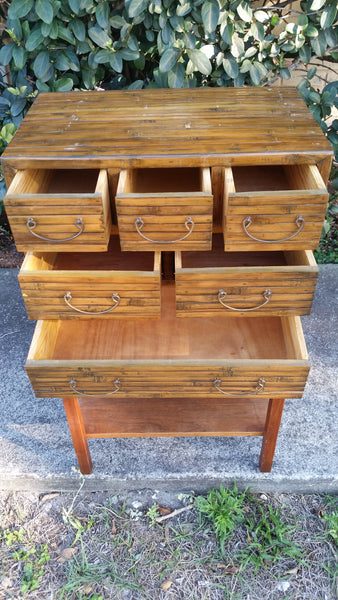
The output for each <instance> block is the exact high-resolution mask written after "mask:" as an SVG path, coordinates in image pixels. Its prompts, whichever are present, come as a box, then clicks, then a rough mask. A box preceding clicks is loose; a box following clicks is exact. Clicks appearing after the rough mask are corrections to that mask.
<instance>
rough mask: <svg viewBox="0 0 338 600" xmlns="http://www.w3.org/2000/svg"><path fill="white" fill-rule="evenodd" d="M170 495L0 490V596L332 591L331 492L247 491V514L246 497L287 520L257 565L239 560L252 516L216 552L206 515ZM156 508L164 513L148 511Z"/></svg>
mask: <svg viewBox="0 0 338 600" xmlns="http://www.w3.org/2000/svg"><path fill="white" fill-rule="evenodd" d="M168 500H169V501H170V502H171V506H168V502H167V505H166V506H163V505H162V499H159V498H158V496H157V493H156V492H151V491H150V492H149V491H148V493H145V492H143V491H139V492H138V493H133V494H129V495H128V496H125V497H118V496H113V495H112V494H108V493H102V492H100V493H98V492H97V493H90V494H88V493H87V494H82V493H81V492H80V491H79V492H78V493H77V494H75V495H74V494H67V493H64V494H61V493H57V492H56V493H52V494H45V495H42V496H41V495H40V496H39V495H36V494H30V493H10V494H9V493H4V492H2V493H0V542H1V546H0V565H1V567H0V569H1V570H0V599H1V600H3V599H10V598H11V599H15V600H20V599H21V598H29V599H34V600H53V599H64V600H70V599H82V600H86V599H87V600H89V599H91V600H106V599H107V600H110V599H117V600H120V599H121V600H141V599H142V600H143V599H148V600H149V599H150V600H164V599H168V600H178V599H180V600H181V599H182V600H207V599H208V600H224V599H229V600H287V599H289V600H317V599H318V600H334V599H336V598H337V597H338V596H337V589H336V579H335V564H336V559H337V553H336V546H335V542H334V538H333V537H332V535H336V536H337V501H336V499H335V498H334V497H332V496H324V495H318V494H314V495H296V494H261V495H256V496H252V497H251V500H250V499H249V498H248V500H246V504H245V511H247V513H248V516H249V514H251V513H250V511H251V510H252V506H255V507H256V509H257V507H258V508H259V510H260V512H261V513H262V514H266V515H268V513H269V511H270V510H273V511H275V512H274V514H277V513H278V511H280V516H281V520H282V522H283V524H284V525H285V527H286V528H289V530H290V531H291V530H292V533H291V534H290V535H289V536H288V542H287V543H285V541H284V543H283V544H280V547H281V552H280V556H279V558H278V560H276V562H275V561H274V560H272V559H271V558H270V559H269V558H264V557H263V554H262V551H260V555H258V554H257V556H256V558H257V559H258V560H259V562H260V565H259V566H257V565H256V566H255V564H254V563H253V562H250V561H249V562H247V563H246V561H245V560H244V556H245V552H246V549H247V548H248V544H249V543H251V544H252V543H253V540H254V538H255V536H256V535H257V531H258V529H255V525H252V527H248V526H244V525H239V526H238V527H237V528H236V530H235V532H234V533H233V534H232V536H231V538H230V540H229V541H227V542H226V543H225V544H224V549H223V552H222V551H221V547H220V544H219V541H218V539H217V537H216V536H215V532H214V528H213V524H212V522H210V521H208V520H206V519H205V517H204V516H203V515H201V513H200V512H199V511H198V510H197V509H196V505H195V504H194V498H193V497H190V498H183V499H182V498H177V497H175V498H174V497H172V498H171V499H169V498H168ZM180 508H182V509H183V510H182V512H179V511H178V509H180ZM173 509H175V511H176V512H175V511H174V512H172V511H173ZM334 514H335V515H336V516H335V521H334V519H333V517H334ZM158 515H160V519H162V521H161V522H158V521H156V520H155V517H156V516H157V517H158ZM329 516H330V518H331V520H330V521H329V520H328V517H329ZM332 523H333V524H334V527H335V531H333V530H332ZM330 524H331V535H330V534H329V532H328V531H329V529H330ZM336 539H337V537H336ZM295 549H296V551H295ZM294 551H295V552H294Z"/></svg>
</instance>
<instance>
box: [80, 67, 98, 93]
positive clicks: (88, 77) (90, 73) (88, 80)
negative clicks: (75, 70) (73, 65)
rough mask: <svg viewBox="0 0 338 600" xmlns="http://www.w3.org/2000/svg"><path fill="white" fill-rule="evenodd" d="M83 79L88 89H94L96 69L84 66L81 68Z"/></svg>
mask: <svg viewBox="0 0 338 600" xmlns="http://www.w3.org/2000/svg"><path fill="white" fill-rule="evenodd" d="M81 75H82V81H83V84H84V86H85V88H86V89H87V90H92V89H93V87H94V85H95V71H94V70H93V69H86V68H83V69H82V70H81Z"/></svg>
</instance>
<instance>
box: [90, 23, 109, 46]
mask: <svg viewBox="0 0 338 600" xmlns="http://www.w3.org/2000/svg"><path fill="white" fill-rule="evenodd" d="M88 35H89V37H90V39H91V40H92V41H93V42H94V44H96V45H97V46H99V47H100V48H106V47H107V44H109V42H110V41H111V39H110V37H109V35H108V34H107V33H106V31H104V30H103V29H101V27H99V25H94V27H90V29H88Z"/></svg>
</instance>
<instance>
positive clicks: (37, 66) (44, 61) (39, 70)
mask: <svg viewBox="0 0 338 600" xmlns="http://www.w3.org/2000/svg"><path fill="white" fill-rule="evenodd" d="M49 65H50V59H49V52H48V51H47V50H42V51H41V52H39V54H38V55H37V57H36V59H35V60H34V62H33V71H34V73H35V75H36V77H37V78H38V79H41V81H42V78H43V77H44V75H45V73H46V71H47V69H48V67H49Z"/></svg>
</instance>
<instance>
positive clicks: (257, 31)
mask: <svg viewBox="0 0 338 600" xmlns="http://www.w3.org/2000/svg"><path fill="white" fill-rule="evenodd" d="M250 29H251V33H252V35H253V37H254V38H255V40H258V41H259V42H262V41H263V39H264V27H263V25H262V24H261V23H255V22H253V23H251V28H250Z"/></svg>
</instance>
